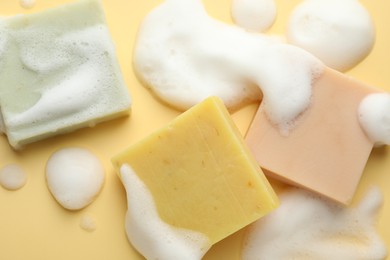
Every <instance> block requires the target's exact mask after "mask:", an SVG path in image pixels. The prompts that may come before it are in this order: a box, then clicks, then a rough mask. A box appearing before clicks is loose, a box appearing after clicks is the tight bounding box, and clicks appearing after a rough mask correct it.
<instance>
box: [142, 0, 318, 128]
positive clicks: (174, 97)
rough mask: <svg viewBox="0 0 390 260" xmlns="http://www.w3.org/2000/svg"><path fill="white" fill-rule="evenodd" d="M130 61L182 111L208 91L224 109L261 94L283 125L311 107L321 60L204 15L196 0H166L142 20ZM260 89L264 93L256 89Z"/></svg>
mask: <svg viewBox="0 0 390 260" xmlns="http://www.w3.org/2000/svg"><path fill="white" fill-rule="evenodd" d="M134 65H135V70H136V72H137V74H138V76H139V77H140V78H141V79H142V80H143V81H144V82H145V83H146V84H147V85H148V86H149V87H150V88H151V89H152V91H154V92H155V94H157V96H159V97H160V98H161V99H162V100H164V101H166V102H167V103H169V104H171V105H172V106H174V107H177V108H179V109H182V110H185V109H188V108H189V107H191V106H193V105H195V104H197V103H199V102H201V101H202V100H204V99H205V98H207V97H209V96H218V97H220V98H221V99H222V100H223V101H224V103H225V105H226V106H227V107H229V108H235V107H239V106H241V105H243V104H244V103H245V102H247V101H248V100H249V101H253V100H260V99H261V97H262V96H261V91H262V92H263V96H264V105H265V110H266V112H267V114H268V116H269V118H270V120H271V121H272V122H273V123H274V124H275V125H278V126H279V127H280V128H281V129H283V131H285V130H286V128H287V129H288V128H289V127H290V126H291V125H292V122H293V121H294V120H295V119H296V117H297V116H298V115H300V114H301V113H302V112H303V111H304V110H306V109H307V107H308V106H309V105H310V97H311V92H312V83H313V81H314V80H315V79H316V78H317V77H319V76H320V75H321V73H322V71H323V64H322V63H321V62H320V61H319V60H318V59H316V58H314V57H313V56H312V55H311V54H309V53H308V52H306V51H304V50H301V49H300V48H297V47H294V46H291V45H287V44H283V43H280V41H278V40H276V38H274V37H271V36H266V35H263V34H258V33H249V32H247V31H245V30H243V29H241V28H239V27H235V26H230V25H227V24H224V23H221V22H219V21H217V20H214V19H212V18H211V17H209V16H208V15H207V13H206V11H205V10H204V7H203V5H202V3H201V1H200V0H167V1H165V2H164V3H163V4H161V5H160V6H158V7H157V8H156V9H154V10H152V11H151V12H150V13H149V15H148V16H147V17H146V18H145V19H144V21H143V22H142V24H141V27H140V30H139V34H138V36H137V40H136V46H135V53H134ZM259 87H260V88H261V91H260V90H259Z"/></svg>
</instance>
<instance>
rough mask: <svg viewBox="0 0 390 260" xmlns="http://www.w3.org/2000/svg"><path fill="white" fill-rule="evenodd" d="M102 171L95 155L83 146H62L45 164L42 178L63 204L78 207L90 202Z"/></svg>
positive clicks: (101, 178) (103, 175) (99, 182)
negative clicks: (44, 178) (43, 177)
mask: <svg viewBox="0 0 390 260" xmlns="http://www.w3.org/2000/svg"><path fill="white" fill-rule="evenodd" d="M104 179H105V173H104V169H103V166H102V164H101V162H100V161H99V159H98V158H97V157H96V156H95V155H94V154H92V153H91V152H90V151H88V150H86V149H83V148H63V149H61V150H58V151H57V152H55V153H53V154H52V156H51V157H50V159H49V160H48V162H47V165H46V181H47V185H48V188H49V190H50V192H51V193H52V195H53V197H54V198H55V199H56V200H57V202H58V203H59V204H61V205H62V206H63V207H64V208H66V209H69V210H79V209H82V208H84V207H86V206H87V205H89V204H90V203H92V202H93V201H94V200H95V198H96V197H97V196H98V194H99V192H100V190H101V189H102V187H103V184H104Z"/></svg>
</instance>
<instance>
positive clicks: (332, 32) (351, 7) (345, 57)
mask: <svg viewBox="0 0 390 260" xmlns="http://www.w3.org/2000/svg"><path fill="white" fill-rule="evenodd" d="M287 39H288V42H290V43H292V44H295V45H297V46H299V47H302V48H304V49H306V50H307V51H309V52H311V53H313V54H314V55H316V56H317V57H318V58H319V59H321V60H322V61H323V62H324V63H325V64H326V65H327V66H329V67H331V68H333V69H336V70H340V71H345V70H348V69H350V68H352V67H353V66H355V65H356V64H357V63H359V62H360V61H361V60H363V59H364V58H365V57H366V56H367V55H368V54H369V52H370V51H371V49H372V47H373V45H374V41H375V28H374V24H373V21H372V18H371V16H370V14H369V13H368V11H367V10H366V9H365V8H364V6H363V5H362V4H361V3H360V2H359V1H358V0H342V1H340V0H305V1H303V2H302V3H301V4H300V5H298V6H297V7H296V8H295V10H294V11H293V13H292V14H291V17H290V20H289V22H288V29H287Z"/></svg>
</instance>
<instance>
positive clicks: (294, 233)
mask: <svg viewBox="0 0 390 260" xmlns="http://www.w3.org/2000/svg"><path fill="white" fill-rule="evenodd" d="M280 199H281V205H280V207H279V208H278V209H276V210H275V211H274V212H272V213H271V214H269V215H267V216H266V217H264V218H262V219H260V220H259V221H257V222H255V223H254V224H252V225H251V226H250V229H249V233H248V237H247V238H246V242H245V244H244V249H243V253H242V258H243V259H244V260H249V259H324V260H325V259H385V257H386V255H387V249H386V245H385V244H384V242H383V241H382V240H381V238H380V237H379V235H378V234H377V232H376V230H375V222H376V221H375V220H376V217H377V215H378V211H379V209H380V208H381V205H382V201H383V197H382V195H381V193H380V191H379V190H378V189H373V190H370V191H369V192H368V193H367V194H366V196H365V198H364V199H363V200H362V202H361V204H360V205H359V206H358V207H356V208H345V207H342V206H339V205H336V204H334V203H332V202H329V201H326V200H325V199H322V198H319V197H317V196H315V195H313V194H311V193H309V192H306V191H303V190H298V189H292V190H290V191H289V192H287V193H285V194H282V195H281V196H280Z"/></svg>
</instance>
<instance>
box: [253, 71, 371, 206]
mask: <svg viewBox="0 0 390 260" xmlns="http://www.w3.org/2000/svg"><path fill="white" fill-rule="evenodd" d="M377 91H378V90H376V89H375V88H373V87H370V86H367V85H365V84H362V83H359V82H357V81H356V80H353V79H351V78H349V77H347V76H344V75H342V74H341V73H339V72H336V71H334V70H332V69H325V71H324V73H323V74H322V76H321V77H320V78H319V79H318V80H317V81H316V82H315V83H314V84H313V95H312V100H311V106H310V107H309V108H308V109H307V110H306V111H305V112H304V113H303V114H302V115H301V116H300V117H299V118H298V119H297V120H296V122H295V126H294V127H293V129H292V130H291V131H290V133H289V134H287V135H283V134H281V133H280V132H279V130H278V128H277V127H275V126H274V125H273V124H272V123H271V122H270V120H269V119H268V118H267V116H266V114H265V112H264V110H263V108H262V106H261V105H260V107H259V109H258V111H257V113H256V115H255V118H254V119H253V122H252V124H251V126H250V127H249V129H248V132H247V134H246V137H245V139H246V142H247V144H248V146H249V148H250V150H251V151H252V152H253V154H254V156H255V158H256V160H257V161H258V163H259V165H260V166H261V167H262V169H263V170H264V172H265V173H266V174H267V175H268V176H270V177H273V178H277V179H279V180H282V181H285V182H287V183H289V184H293V185H297V186H300V187H304V188H307V189H309V190H311V191H314V192H317V193H319V194H322V195H324V196H326V197H328V198H330V199H332V200H335V201H337V202H339V203H341V204H349V203H350V202H351V200H352V198H353V195H354V193H355V190H356V187H357V185H358V183H359V180H360V178H361V175H362V172H363V169H364V167H365V165H366V162H367V159H368V157H369V155H370V152H371V150H372V148H373V142H372V141H370V139H369V138H368V137H367V135H366V134H365V132H364V130H363V129H362V128H361V127H360V124H359V121H358V107H359V104H360V101H361V100H362V99H363V98H364V97H365V96H366V95H368V94H370V93H373V92H377Z"/></svg>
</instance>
